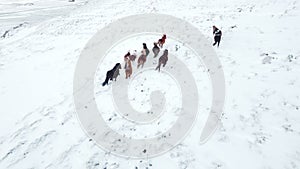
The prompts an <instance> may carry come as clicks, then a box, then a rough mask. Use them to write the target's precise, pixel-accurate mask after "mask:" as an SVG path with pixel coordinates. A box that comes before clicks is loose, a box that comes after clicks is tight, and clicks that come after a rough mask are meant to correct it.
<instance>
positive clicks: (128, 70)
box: [125, 59, 132, 79]
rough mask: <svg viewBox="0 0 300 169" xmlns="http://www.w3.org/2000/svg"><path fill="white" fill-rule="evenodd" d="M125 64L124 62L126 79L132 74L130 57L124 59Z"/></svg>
mask: <svg viewBox="0 0 300 169" xmlns="http://www.w3.org/2000/svg"><path fill="white" fill-rule="evenodd" d="M125 62H126V64H125V74H126V79H127V78H130V76H131V74H132V66H131V61H130V59H126V61H125Z"/></svg>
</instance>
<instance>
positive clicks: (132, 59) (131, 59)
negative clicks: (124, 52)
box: [128, 50, 136, 62]
mask: <svg viewBox="0 0 300 169" xmlns="http://www.w3.org/2000/svg"><path fill="white" fill-rule="evenodd" d="M128 57H129V59H130V61H132V62H134V61H135V59H136V50H134V52H133V54H131V55H129V56H128Z"/></svg>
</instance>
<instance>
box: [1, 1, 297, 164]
mask: <svg viewBox="0 0 300 169" xmlns="http://www.w3.org/2000/svg"><path fill="white" fill-rule="evenodd" d="M58 2H59V3H58ZM80 2H83V1H80ZM80 2H79V1H78V2H76V3H80ZM16 3H21V4H27V3H34V4H37V5H38V4H42V5H39V6H35V7H33V6H34V5H31V6H30V5H29V6H26V7H24V6H22V7H15V6H14V5H16ZM54 4H55V5H54ZM64 5H70V3H67V2H62V1H58V0H53V1H47V3H46V2H44V1H34V0H26V1H21V0H19V1H15V2H14V1H8V0H5V1H1V5H0V9H1V12H0V23H1V29H0V30H1V32H0V35H2V33H4V32H5V31H6V30H10V29H11V28H13V27H15V26H17V25H19V24H22V23H24V21H25V22H26V26H25V27H21V28H19V29H18V30H16V31H12V32H13V33H12V34H11V35H10V36H8V37H5V38H0V103H1V108H0V113H1V118H0V168H17V169H19V168H107V169H110V168H121V169H131V168H132V169H134V168H154V169H162V168H170V169H173V168H174V169H177V168H178V169H181V168H194V169H199V168H205V169H206V168H224V169H225V168H226V169H239V168H246V169H248V168H249V169H253V168H255V169H256V168H257V169H261V168H272V169H282V168H288V169H292V168H300V144H299V142H300V110H299V108H300V91H299V87H300V81H299V79H300V74H299V72H300V61H299V59H300V47H299V45H298V41H299V40H298V39H297V37H298V36H299V35H300V24H299V19H300V3H299V2H298V1H296V0H290V1H289V0H287V1H280V0H265V1H258V0H253V1H246V0H239V1H238V0H226V1H224V0H216V1H208V0H199V1H195V0H187V1H177V0H176V1H175V0H174V1H160V0H151V1H140V0H129V1H117V0H104V1H99V0H91V1H89V2H88V3H86V4H81V5H79V4H78V5H76V4H72V5H71V6H70V7H68V8H67V9H68V10H65V11H64V12H62V11H63V10H64V9H63V7H62V6H64ZM8 6H10V7H8ZM11 6H13V7H11ZM52 7H53V8H56V7H57V8H58V9H59V10H50V8H52ZM60 7H61V8H60ZM19 8H22V9H19ZM42 8H45V9H49V10H47V11H48V12H49V13H48V14H49V15H47V17H44V18H42V19H40V18H39V16H40V14H41V13H44V11H40V10H42ZM35 10H37V11H39V12H32V11H35ZM22 11H23V12H24V11H27V12H29V13H31V14H28V15H26V16H25V15H24V14H23V13H19V12H22ZM149 12H150V13H164V14H170V15H174V16H176V17H179V18H182V19H185V20H187V21H189V22H190V23H192V24H193V25H194V26H196V27H198V28H199V30H201V31H202V32H203V33H204V34H206V35H207V38H208V39H211V35H212V32H211V31H212V30H211V26H212V25H214V24H216V25H217V26H219V27H220V28H221V29H222V31H223V34H224V37H223V40H222V41H221V46H220V48H218V49H216V52H217V54H218V56H219V58H220V60H221V62H222V65H223V69H224V73H225V80H226V104H225V108H224V115H223V116H222V119H221V121H222V125H221V126H220V128H219V129H218V131H217V132H216V133H215V134H214V135H213V137H212V138H211V139H210V140H209V141H208V142H207V143H206V144H204V145H199V137H200V135H199V131H200V130H201V124H202V121H201V119H203V118H204V117H205V116H206V114H205V110H206V108H207V107H209V97H210V86H209V83H208V80H207V77H206V76H205V72H203V69H199V68H198V69H197V66H199V65H200V63H199V65H198V63H194V62H193V61H192V60H189V58H193V56H192V55H189V56H187V57H185V56H183V57H182V58H183V60H184V61H185V62H186V63H187V64H188V65H190V66H191V68H192V71H193V72H194V73H195V75H200V76H197V77H199V79H197V85H199V86H200V87H199V92H201V91H203V92H205V93H204V94H203V95H201V99H202V101H203V102H202V103H203V106H202V105H201V106H200V110H203V113H202V114H200V115H199V118H198V123H197V124H196V125H195V127H194V128H193V130H192V131H191V133H190V134H189V136H188V137H187V138H186V139H185V140H184V142H182V144H180V145H179V146H178V147H176V148H174V149H173V150H172V151H170V152H168V153H166V154H164V155H163V156H159V157H156V158H153V159H146V160H136V159H135V160H133V159H124V158H119V157H115V156H113V155H111V154H109V153H106V152H104V151H103V150H102V149H100V148H99V147H98V146H96V144H95V142H94V141H93V140H91V139H89V138H88V137H87V136H86V135H85V134H84V132H83V130H82V129H81V127H80V124H79V121H78V119H77V118H76V114H75V108H74V104H73V95H72V87H73V75H74V70H75V65H76V62H77V59H78V57H79V55H80V52H81V51H82V49H83V47H84V45H85V44H86V43H87V41H88V40H89V39H90V38H91V37H92V36H93V35H94V34H95V33H96V32H97V30H99V29H101V28H103V27H104V26H105V25H107V24H109V23H111V22H113V21H115V20H117V19H118V18H122V17H124V16H129V15H132V14H141V13H149ZM9 13H10V14H9ZM12 13H15V14H16V15H15V14H12ZM19 17H23V18H21V19H20V18H19ZM27 20H28V21H27ZM152 38H154V37H145V39H146V41H147V43H149V47H150V46H151V45H150V44H151V43H152V41H150V39H151V40H152ZM148 39H149V42H148ZM139 40H142V39H141V38H140V39H136V41H139ZM137 43H139V42H137ZM132 44H134V43H133V42H132ZM175 44H178V43H177V42H175V41H170V44H168V45H169V46H168V47H169V48H170V49H172V48H173V49H174V45H175ZM118 47H119V49H120V50H118V51H119V52H120V54H122V55H120V57H119V54H118V53H117V50H115V53H112V55H113V54H118V55H115V58H114V59H115V60H111V61H110V60H107V61H106V62H104V63H106V64H105V65H104V67H103V70H107V69H108V68H110V67H111V63H114V62H115V61H116V60H120V62H121V61H122V56H123V55H124V54H125V52H127V50H128V48H127V47H128V46H125V47H126V49H124V45H123V46H122V44H121V45H120V46H118ZM130 48H133V46H132V47H130ZM116 49H117V48H116ZM121 49H122V50H121ZM123 49H124V50H123ZM178 53H179V54H183V53H185V49H184V47H182V48H180V50H179V51H178ZM110 62H111V63H110ZM193 63H194V64H193ZM151 75H153V73H151V72H150V74H149V76H151ZM96 76H97V77H96V82H98V81H99V82H102V80H103V77H104V74H103V71H102V70H101V69H100V70H99V74H97V75H96ZM158 76H159V75H158ZM157 78H159V77H157ZM161 78H162V79H163V78H164V77H161ZM139 83H143V82H140V81H139V80H136V82H133V84H134V85H133V86H132V87H131V89H130V90H132V91H134V90H137V91H136V93H138V91H140V88H137V86H138V85H139ZM149 83H150V85H151V84H153V82H151V81H150V82H149ZM166 83H167V82H166ZM170 84H172V83H171V82H170ZM135 85H136V86H135ZM162 87H163V86H162ZM171 90H176V88H174V89H171ZM101 92H102V94H108V95H109V93H107V89H106V88H102V87H101V86H98V87H97V88H96V89H95V93H96V95H97V99H100V100H101V97H102V96H104V95H101ZM103 92H104V93H103ZM175 94H176V93H174V95H175ZM132 97H134V96H132ZM170 97H173V96H172V95H170V96H169V98H170ZM207 98H208V99H207ZM139 99H140V100H139ZM143 99H146V98H138V99H137V101H136V102H133V105H136V107H137V109H141V111H142V110H144V109H142V108H141V107H139V106H138V105H139V103H140V102H139V101H141V102H142V101H143ZM99 104H100V102H99ZM169 105H171V103H170V104H169ZM144 108H147V107H144ZM108 109H109V107H108ZM108 113H109V112H108ZM104 116H105V117H107V119H109V118H110V117H113V120H112V122H109V121H108V123H110V125H111V126H112V128H114V129H116V130H118V129H119V128H120V126H118V124H120V123H121V119H120V118H118V117H114V116H113V114H105V115H104ZM168 119H171V120H169V121H167V120H166V121H164V125H165V126H166V127H168V126H169V125H171V124H172V119H173V120H174V118H172V117H170V118H168ZM162 129H164V128H163V127H162ZM137 130H139V129H137ZM141 130H146V129H141ZM148 130H149V132H148V133H147V134H149V135H151V134H153V133H151V130H150V129H148ZM129 131H130V128H129V127H125V128H123V129H119V132H124V133H128V132H129ZM129 134H131V133H129ZM137 134H139V135H137V137H142V136H143V135H142V134H143V133H138V132H137Z"/></svg>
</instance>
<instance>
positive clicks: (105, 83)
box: [102, 75, 109, 86]
mask: <svg viewBox="0 0 300 169" xmlns="http://www.w3.org/2000/svg"><path fill="white" fill-rule="evenodd" d="M108 80H109V78H108V76H107V75H106V78H105V81H104V82H103V83H102V86H105V85H107V84H108Z"/></svg>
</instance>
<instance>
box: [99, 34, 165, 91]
mask: <svg viewBox="0 0 300 169" xmlns="http://www.w3.org/2000/svg"><path fill="white" fill-rule="evenodd" d="M166 39H167V36H166V34H164V35H163V36H162V38H161V39H159V40H158V41H157V42H154V43H153V48H152V52H153V54H154V58H156V57H157V56H158V54H159V52H160V50H161V49H162V48H163V45H164V44H165V42H166ZM149 53H150V50H149V49H148V47H147V44H146V43H143V50H142V51H141V55H140V56H139V58H138V60H137V68H140V67H141V68H143V67H144V64H145V62H146V61H147V56H148V55H149ZM136 58H137V51H136V50H134V51H133V52H132V53H130V52H127V53H126V55H125V56H124V61H125V66H124V69H125V78H126V79H128V78H130V76H131V75H132V62H135V60H136ZM167 61H168V50H167V49H165V50H164V51H163V54H162V55H161V56H160V57H159V59H158V65H157V67H156V68H155V70H158V71H160V67H161V66H163V67H165V65H166V64H167ZM121 68H122V67H121V64H120V63H116V65H115V66H114V67H113V68H112V69H111V70H109V71H107V73H106V78H105V81H104V82H103V83H102V86H105V85H108V82H109V80H115V81H116V80H117V77H118V76H119V75H120V69H121Z"/></svg>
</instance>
